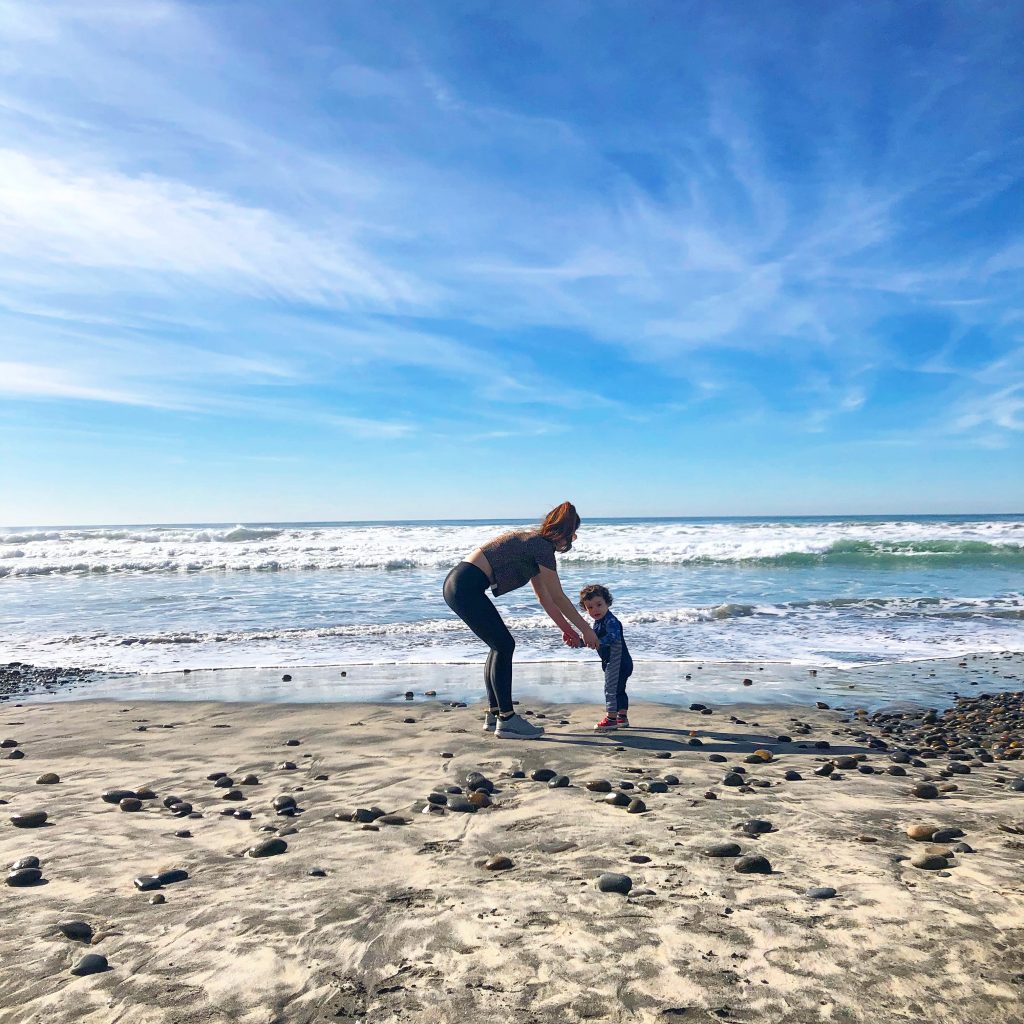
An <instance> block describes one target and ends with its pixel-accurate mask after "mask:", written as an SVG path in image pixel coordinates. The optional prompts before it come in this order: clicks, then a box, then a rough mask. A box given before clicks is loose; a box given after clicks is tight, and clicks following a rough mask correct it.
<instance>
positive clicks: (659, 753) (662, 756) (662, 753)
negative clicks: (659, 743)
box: [654, 744, 697, 761]
mask: <svg viewBox="0 0 1024 1024" xmlns="http://www.w3.org/2000/svg"><path fill="white" fill-rule="evenodd" d="M691 745H692V746H696V745H697V744H691ZM654 756H655V757H656V758H658V759H659V760H660V761H667V760H668V759H669V758H670V757H671V756H672V751H671V750H656V751H655V752H654Z"/></svg>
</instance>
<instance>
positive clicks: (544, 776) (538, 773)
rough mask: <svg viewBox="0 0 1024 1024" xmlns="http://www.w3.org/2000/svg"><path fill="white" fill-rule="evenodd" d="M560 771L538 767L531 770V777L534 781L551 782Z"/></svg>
mask: <svg viewBox="0 0 1024 1024" xmlns="http://www.w3.org/2000/svg"><path fill="white" fill-rule="evenodd" d="M557 774H558V772H556V771H552V770H551V769H550V768H536V769H534V771H532V772H530V778H531V779H533V781H534V782H550V781H551V780H552V779H553V778H554V777H555V776H556V775H557Z"/></svg>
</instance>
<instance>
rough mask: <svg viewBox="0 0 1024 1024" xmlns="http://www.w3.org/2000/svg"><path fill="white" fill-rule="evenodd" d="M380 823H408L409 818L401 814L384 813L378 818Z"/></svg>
mask: <svg viewBox="0 0 1024 1024" xmlns="http://www.w3.org/2000/svg"><path fill="white" fill-rule="evenodd" d="M377 824H378V825H408V824H409V819H408V818H403V817H402V816H401V815H400V814H382V815H381V816H380V817H379V818H378V819H377Z"/></svg>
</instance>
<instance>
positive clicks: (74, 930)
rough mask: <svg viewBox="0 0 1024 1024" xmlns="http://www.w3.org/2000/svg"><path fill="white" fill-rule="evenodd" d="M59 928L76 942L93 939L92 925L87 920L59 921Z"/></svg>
mask: <svg viewBox="0 0 1024 1024" xmlns="http://www.w3.org/2000/svg"><path fill="white" fill-rule="evenodd" d="M57 928H58V930H59V931H60V932H61V934H62V935H64V936H66V937H67V938H69V939H73V940H74V941H75V942H90V941H92V925H91V924H89V923H88V922H87V921H58V922H57Z"/></svg>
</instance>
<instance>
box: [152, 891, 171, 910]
mask: <svg viewBox="0 0 1024 1024" xmlns="http://www.w3.org/2000/svg"><path fill="white" fill-rule="evenodd" d="M149 902H150V905H151V906H154V907H157V906H159V905H160V904H161V903H166V902H167V897H166V896H165V895H164V894H163V893H162V892H155V893H153V895H152V896H150V897H149Z"/></svg>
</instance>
